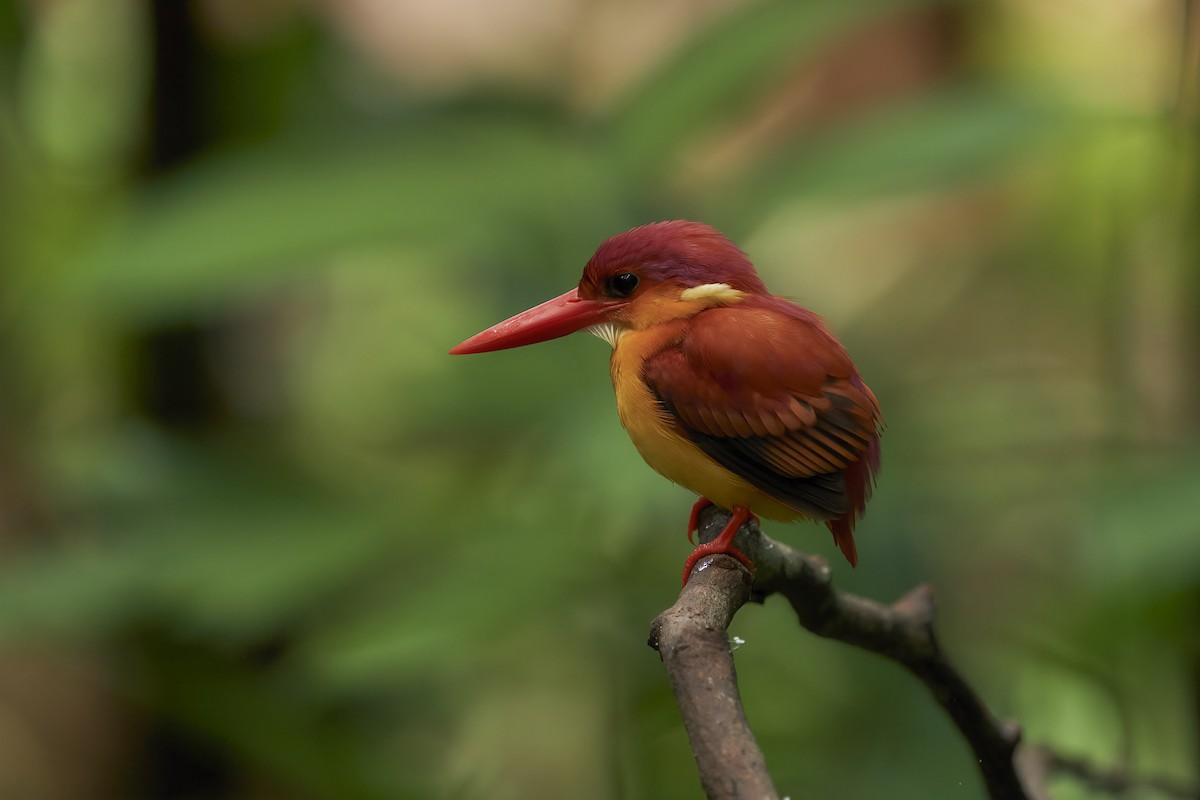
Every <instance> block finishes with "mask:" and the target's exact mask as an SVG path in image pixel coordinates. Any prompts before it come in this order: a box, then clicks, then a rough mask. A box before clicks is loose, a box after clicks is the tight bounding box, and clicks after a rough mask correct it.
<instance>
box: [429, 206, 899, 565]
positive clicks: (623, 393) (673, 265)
mask: <svg viewBox="0 0 1200 800" xmlns="http://www.w3.org/2000/svg"><path fill="white" fill-rule="evenodd" d="M580 330H587V331H590V332H591V333H593V334H595V335H596V336H598V337H600V338H601V339H603V340H604V341H606V342H608V343H609V344H610V345H611V346H612V357H611V359H610V362H609V367H610V372H611V374H612V383H613V389H614V391H615V394H616V400H617V411H618V413H619V415H620V419H621V424H622V426H624V428H625V430H626V431H627V432H628V434H629V437H630V439H632V440H633V444H634V446H635V447H636V448H637V451H638V453H640V454H641V456H642V458H643V459H645V461H646V463H647V464H649V465H650V466H651V467H653V468H654V469H655V470H656V471H658V472H659V473H660V474H662V475H663V476H665V477H666V478H668V479H670V480H671V481H673V482H675V483H677V484H679V485H680V486H683V487H685V488H687V489H689V490H690V491H692V492H694V493H695V494H697V495H699V499H698V500H697V501H696V503H695V504H694V505H693V507H692V512H691V515H690V518H689V520H688V538H689V540H691V538H692V534H693V532H695V531H696V530H697V528H698V523H699V515H700V512H701V511H702V510H703V509H705V508H706V507H708V506H709V505H716V506H719V507H721V508H724V509H727V510H728V511H730V512H731V516H730V518H729V521H728V523H727V524H726V525H725V527H724V529H723V530H722V531H721V533H720V534H719V535H718V536H717V537H716V538H715V539H713V540H712V541H711V542H708V543H705V544H701V545H699V546H698V547H696V549H695V550H694V551H693V552H692V554H691V555H690V556H689V557H688V559H687V562H686V564H685V566H684V570H683V580H684V583H685V584H686V583H687V580H688V577H689V576H690V575H691V572H692V568H693V567H694V566H695V565H696V563H697V562H698V561H699V560H700V559H701V558H703V557H705V556H708V555H712V554H715V553H725V554H728V555H731V556H733V557H735V558H737V559H738V560H740V561H741V562H742V563H744V564H746V566H747V567H749V568H750V569H751V570H753V568H754V565H753V563H752V562H751V561H750V559H749V558H747V557H746V556H745V555H744V554H743V553H741V552H740V551H739V550H737V549H736V548H735V547H734V546H733V539H734V535H735V534H736V533H737V531H738V528H740V527H741V525H742V524H743V523H745V522H746V521H747V520H749V519H751V518H754V519H755V520H757V518H758V517H759V516H762V517H766V518H767V519H771V520H777V521H783V522H788V521H793V520H799V519H811V520H817V521H821V522H824V523H825V524H826V525H827V526H828V528H829V530H830V532H831V533H832V534H833V539H834V542H835V543H836V544H837V546H838V548H839V549H840V550H841V552H842V554H843V555H844V556H845V557H846V560H847V561H849V562H850V565H851V566H855V565H856V564H857V563H858V550H857V547H856V546H855V542H854V526H855V523H856V522H857V520H858V519H859V518H860V517H861V516H862V514H863V512H864V510H865V509H866V504H867V500H868V499H869V498H870V495H871V491H872V489H873V487H874V482H875V475H876V473H877V472H878V471H879V464H880V454H879V437H880V433H881V431H882V419H881V415H880V410H879V403H878V402H877V401H876V399H875V395H874V394H873V393H872V392H871V390H870V388H868V386H867V384H866V383H865V382H864V381H863V379H862V377H860V376H859V374H858V369H857V368H856V367H855V366H854V362H853V361H851V359H850V356H849V355H847V353H846V350H845V348H844V347H843V346H842V345H841V343H840V342H838V340H837V339H836V338H834V336H833V334H831V333H830V332H829V330H828V329H827V328H826V326H825V324H824V323H823V322H822V320H821V319H820V318H819V317H818V316H817V315H816V314H814V313H813V312H811V311H809V310H807V309H805V308H802V307H801V306H799V305H797V304H795V303H793V302H791V301H790V300H788V299H785V298H783V297H778V296H776V295H773V294H771V293H770V291H768V289H767V287H766V285H765V284H764V283H763V281H762V279H761V278H760V277H759V276H758V273H757V272H756V271H755V269H754V265H753V264H752V263H751V262H750V259H749V258H748V257H747V256H746V254H745V253H744V252H742V250H740V249H739V248H738V247H737V246H736V245H735V244H734V243H733V242H731V241H730V240H729V239H728V238H726V236H725V235H724V234H722V233H721V232H720V231H718V230H716V229H715V228H712V227H710V226H708V225H705V224H703V223H699V222H691V221H687V220H673V221H669V222H655V223H651V224H648V225H642V226H640V227H637V228H632V229H631V230H628V231H625V232H624V233H620V234H617V235H616V236H613V237H612V238H610V239H608V240H607V241H605V242H604V243H603V244H601V245H600V247H599V248H598V249H597V250H596V252H595V254H594V255H593V256H592V257H591V259H590V260H589V261H588V262H587V265H586V266H585V267H584V270H583V277H582V278H581V279H580V281H579V285H578V286H576V287H575V288H574V289H571V290H570V291H568V292H566V293H565V294H562V295H559V296H558V297H555V298H553V299H551V300H547V301H546V302H544V303H542V304H540V305H538V306H535V307H533V308H531V309H529V310H527V311H524V312H522V313H520V314H517V315H516V316H513V317H510V318H509V319H506V320H504V321H503V322H500V323H498V324H496V325H494V326H492V327H491V328H488V329H487V330H485V331H482V332H481V333H478V334H476V335H475V336H472V337H471V338H469V339H467V340H466V341H464V342H462V343H461V344H459V345H457V346H456V347H454V348H453V349H451V350H450V352H451V353H452V354H455V355H461V354H467V353H484V352H490V351H494V350H504V349H508V348H511V347H521V346H523V345H528V344H534V343H536V342H543V341H547V340H550V339H556V338H558V337H560V336H566V335H567V334H569V333H574V332H576V331H580Z"/></svg>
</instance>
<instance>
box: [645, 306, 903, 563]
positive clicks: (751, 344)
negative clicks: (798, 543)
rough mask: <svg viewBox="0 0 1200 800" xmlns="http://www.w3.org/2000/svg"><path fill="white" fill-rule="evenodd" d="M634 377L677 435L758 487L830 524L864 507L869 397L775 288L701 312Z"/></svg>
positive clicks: (873, 450)
mask: <svg viewBox="0 0 1200 800" xmlns="http://www.w3.org/2000/svg"><path fill="white" fill-rule="evenodd" d="M642 377H643V379H644V380H645V381H646V383H647V385H648V386H649V387H650V389H651V390H652V391H653V392H654V394H655V396H656V397H657V398H658V400H659V402H660V403H661V404H662V406H663V408H664V409H665V410H666V411H667V412H668V413H669V414H670V415H671V416H672V417H673V419H674V421H675V424H676V425H677V427H678V428H679V430H680V431H681V433H683V434H684V435H685V436H687V437H688V438H689V439H690V440H692V441H693V442H695V443H696V445H697V446H698V447H700V449H701V450H703V451H704V452H705V453H706V454H707V455H708V456H709V457H710V458H712V459H713V460H714V461H716V462H717V463H719V464H721V465H722V466H724V467H725V468H726V469H728V470H730V471H731V472H734V473H736V474H738V475H740V476H741V477H743V478H744V479H745V480H746V481H748V482H749V483H751V484H752V485H754V486H755V487H757V488H758V489H760V490H762V491H764V492H766V493H767V494H769V495H771V496H772V497H775V498H777V499H778V500H780V501H781V502H782V503H784V504H786V505H788V506H790V507H792V508H795V509H796V510H797V511H799V512H801V513H804V514H806V515H808V516H811V517H815V518H817V519H824V520H829V521H831V523H830V524H831V528H832V527H833V522H834V521H848V522H849V524H850V526H852V524H853V519H854V517H855V516H857V515H858V514H860V513H861V512H862V508H863V506H864V505H865V503H866V495H867V494H868V493H869V491H870V482H871V478H872V476H873V473H874V472H875V469H876V468H877V465H878V429H879V406H878V405H877V403H876V401H875V397H874V395H872V394H871V390H870V389H868V388H867V386H866V384H864V383H863V382H862V380H861V379H860V378H859V377H858V373H857V372H856V371H855V369H854V365H853V363H852V362H851V361H850V358H849V357H848V356H847V355H846V353H845V351H844V350H843V349H842V347H841V345H840V344H838V343H837V341H836V340H835V339H834V338H833V337H832V336H831V335H830V334H829V333H828V332H827V331H826V330H825V329H824V327H823V326H822V325H821V323H820V321H819V319H817V317H816V316H814V315H812V314H810V313H809V312H806V311H804V310H803V309H800V308H798V307H796V306H793V305H791V304H790V303H786V302H785V301H782V300H777V299H774V298H770V299H766V298H764V299H763V300H755V301H747V302H746V303H742V304H739V305H736V306H729V307H723V308H714V309H710V310H707V311H704V312H702V313H701V314H700V315H698V316H697V317H696V319H695V322H694V324H693V325H691V326H689V329H688V331H687V333H686V334H685V336H684V337H683V338H682V339H680V340H678V341H677V342H675V343H674V344H673V345H672V346H670V347H668V348H666V349H664V350H663V351H661V352H659V353H657V354H656V355H654V356H653V357H651V358H650V359H647V361H646V364H645V366H644V368H643V375H642ZM848 484H849V485H848ZM842 527H845V525H843V526H842ZM836 533H837V531H835V534H836ZM847 535H848V531H847ZM850 547H851V549H852V547H853V545H852V540H851V545H850ZM843 549H845V547H843ZM847 555H848V556H849V555H850V554H849V553H847ZM852 560H853V559H852Z"/></svg>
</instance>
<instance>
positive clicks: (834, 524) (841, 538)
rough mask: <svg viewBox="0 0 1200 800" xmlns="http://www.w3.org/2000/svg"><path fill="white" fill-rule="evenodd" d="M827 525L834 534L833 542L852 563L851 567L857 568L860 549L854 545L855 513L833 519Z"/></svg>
mask: <svg viewBox="0 0 1200 800" xmlns="http://www.w3.org/2000/svg"><path fill="white" fill-rule="evenodd" d="M825 524H826V525H828V526H829V531H830V533H832V534H833V541H834V542H836V543H837V546H838V548H839V549H840V550H841V551H842V555H844V556H845V557H846V560H847V561H849V562H850V566H852V567H857V566H858V547H856V546H855V544H854V512H851V513H849V514H847V515H846V516H844V517H839V518H838V519H831V520H829V522H827V523H825Z"/></svg>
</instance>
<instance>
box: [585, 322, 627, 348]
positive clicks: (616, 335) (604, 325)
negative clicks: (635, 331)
mask: <svg viewBox="0 0 1200 800" xmlns="http://www.w3.org/2000/svg"><path fill="white" fill-rule="evenodd" d="M587 330H588V333H591V334H594V335H596V336H599V337H600V338H601V339H603V340H604V341H606V342H608V344H609V345H610V346H611V347H612V348H613V349H614V350H615V349H616V348H617V342H619V341H621V337H622V336H624V335H625V331H626V330H628V329H627V328H626V327H625V326H624V325H620V324H618V323H616V322H601V323H600V324H599V325H592V326H591V327H589V328H588V329H587Z"/></svg>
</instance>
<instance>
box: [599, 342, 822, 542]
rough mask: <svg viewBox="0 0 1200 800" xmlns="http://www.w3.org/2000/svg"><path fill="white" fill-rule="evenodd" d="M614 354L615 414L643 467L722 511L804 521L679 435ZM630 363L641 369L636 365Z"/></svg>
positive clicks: (652, 396) (646, 388)
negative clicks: (739, 509)
mask: <svg viewBox="0 0 1200 800" xmlns="http://www.w3.org/2000/svg"><path fill="white" fill-rule="evenodd" d="M619 353H620V351H619V350H618V351H617V352H614V354H613V362H612V376H613V389H614V390H615V392H616V396H617V412H618V413H619V414H620V417H621V424H622V425H623V426H624V427H625V430H626V431H627V432H628V433H629V438H630V439H632V440H633V445H634V447H636V448H637V451H638V453H640V454H641V456H642V458H643V459H645V461H646V463H647V464H649V465H650V466H651V467H653V468H654V469H655V471H657V472H658V473H659V474H661V475H663V477H665V478H667V479H668V480H671V481H673V482H675V483H677V484H679V485H680V486H683V487H685V488H687V489H689V490H691V491H693V492H695V493H696V494H699V495H702V496H704V497H707V498H708V499H709V500H711V501H712V502H713V503H715V504H716V505H718V506H721V507H722V508H733V507H734V506H745V507H746V508H748V509H750V510H751V511H752V512H754V513H755V514H758V515H759V516H762V517H766V518H767V519H774V520H793V519H797V518H799V517H801V516H803V515H802V514H800V513H799V512H797V511H796V510H795V509H792V508H789V507H787V506H785V505H783V504H782V503H780V502H779V501H777V500H775V499H774V498H772V497H771V496H770V495H768V494H766V493H765V492H763V491H761V490H759V489H757V488H755V487H754V486H752V485H750V484H749V483H747V482H746V481H745V480H743V479H742V478H741V477H739V476H738V475H736V474H735V473H733V472H731V471H729V470H727V469H725V468H724V467H722V466H721V465H720V464H718V463H717V462H716V461H713V460H712V459H711V458H709V457H708V455H706V454H705V453H704V451H702V450H701V449H700V448H699V447H697V446H696V445H695V444H693V443H692V442H690V441H689V440H688V439H686V438H684V436H682V435H681V434H680V433H678V432H677V431H676V430H675V428H674V426H673V425H672V424H671V422H670V419H669V417H668V416H667V412H666V411H664V410H663V409H662V407H661V405H660V404H659V402H658V400H657V399H655V397H654V395H653V394H651V393H650V390H649V388H648V387H647V386H646V384H645V383H644V382H643V381H642V380H641V377H640V375H638V373H637V371H636V370H633V369H629V368H631V367H632V366H633V365H630V364H628V363H627V359H624V358H620V357H619ZM635 363H640V359H638V360H637V362H635Z"/></svg>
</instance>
